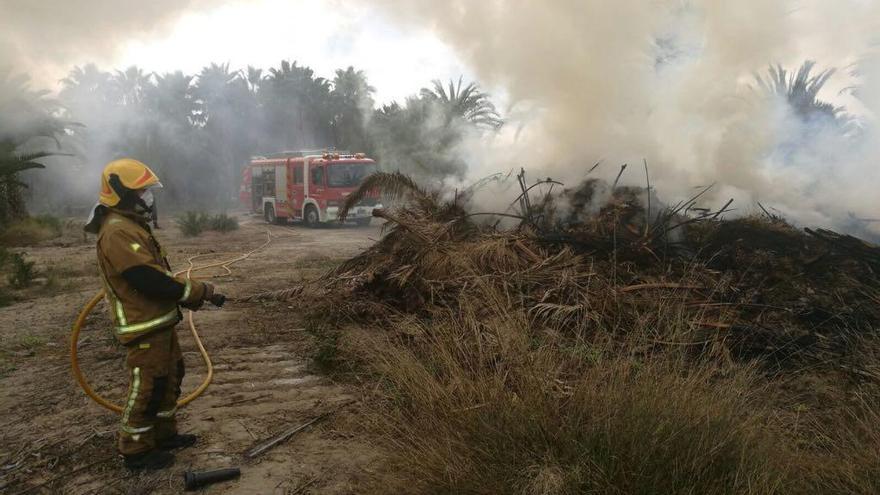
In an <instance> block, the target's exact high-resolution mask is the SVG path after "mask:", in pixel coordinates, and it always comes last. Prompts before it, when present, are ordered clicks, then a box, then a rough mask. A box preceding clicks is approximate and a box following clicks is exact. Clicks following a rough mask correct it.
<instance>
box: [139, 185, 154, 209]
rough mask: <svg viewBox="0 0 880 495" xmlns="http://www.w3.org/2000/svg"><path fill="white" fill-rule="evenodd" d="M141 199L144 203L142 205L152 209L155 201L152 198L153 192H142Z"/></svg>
mask: <svg viewBox="0 0 880 495" xmlns="http://www.w3.org/2000/svg"><path fill="white" fill-rule="evenodd" d="M141 199H142V200H143V201H144V203H146V205H147V208H152V207H153V203H154V202H155V201H156V200H155V199H154V198H153V191H151V190H149V189H147V190H146V191H144V193H143V194H141Z"/></svg>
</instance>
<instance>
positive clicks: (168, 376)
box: [119, 326, 184, 455]
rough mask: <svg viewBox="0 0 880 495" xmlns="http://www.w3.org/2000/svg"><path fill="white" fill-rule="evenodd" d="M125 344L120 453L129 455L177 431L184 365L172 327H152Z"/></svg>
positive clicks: (142, 450)
mask: <svg viewBox="0 0 880 495" xmlns="http://www.w3.org/2000/svg"><path fill="white" fill-rule="evenodd" d="M126 347H127V349H128V357H127V359H126V366H127V367H128V372H129V385H128V395H127V396H126V400H125V406H124V407H123V410H122V424H121V425H120V429H119V452H120V453H122V454H124V455H131V454H139V453H141V452H146V451H148V450H152V449H154V448H155V447H156V445H157V444H159V443H161V442H162V441H163V440H165V439H167V438H170V437H172V436H174V435H175V434H176V433H177V423H176V421H175V418H174V415H175V413H176V412H177V398H178V397H180V384H181V382H182V381H183V374H184V367H183V355H182V354H181V352H180V344H179V343H178V341H177V331H175V329H174V326H170V327H166V328H162V329H159V330H155V331H154V332H151V333H149V334H148V335H145V336H143V337H141V338H139V339H137V340H135V341H133V342H131V343H129V344H128V345H126Z"/></svg>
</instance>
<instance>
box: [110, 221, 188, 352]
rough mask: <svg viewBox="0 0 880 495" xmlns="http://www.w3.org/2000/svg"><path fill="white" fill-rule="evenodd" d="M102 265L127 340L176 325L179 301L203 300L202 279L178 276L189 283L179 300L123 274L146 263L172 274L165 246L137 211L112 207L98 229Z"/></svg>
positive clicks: (116, 322)
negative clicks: (157, 294) (155, 293)
mask: <svg viewBox="0 0 880 495" xmlns="http://www.w3.org/2000/svg"><path fill="white" fill-rule="evenodd" d="M97 247H98V268H99V269H100V272H101V278H102V279H103V282H104V289H105V293H106V298H107V303H108V304H109V306H110V313H111V316H112V318H113V323H114V326H115V328H116V338H117V339H118V340H119V341H120V342H122V343H123V344H125V343H127V342H130V341H131V340H132V339H135V338H137V337H139V336H141V335H144V334H146V333H149V332H151V331H153V330H156V329H159V328H164V327H168V326H171V325H174V324H175V323H177V322H178V321H180V319H181V314H180V310H179V309H178V304H180V303H185V304H189V303H193V302H197V301H199V300H201V298H202V296H203V295H204V290H205V286H204V284H202V283H201V282H198V281H195V280H189V279H186V278H182V277H175V280H177V281H178V282H180V283H181V284H184V285H185V288H184V292H183V297H182V298H181V299H180V300H179V301H175V300H171V299H160V298H154V297H148V296H146V295H145V294H143V293H141V292H139V291H138V290H137V289H135V288H134V287H132V286H131V285H130V284H129V283H128V282H127V281H126V280H125V278H124V277H123V276H122V272H124V271H126V270H127V269H129V268H132V267H135V266H140V265H146V266H149V267H151V268H153V269H156V270H159V271H160V272H162V273H166V274H167V275H169V276H172V273H171V268H170V266H169V265H168V261H167V260H166V259H165V255H164V253H163V250H162V248H161V247H160V246H159V243H158V241H156V239H155V238H154V237H153V235H152V232H151V231H150V228H149V226H148V225H147V223H146V219H144V218H142V217H141V216H140V215H136V214H134V213H129V212H123V211H119V210H115V209H112V208H111V209H109V210H108V214H107V215H106V217H105V218H104V222H103V224H102V225H101V230H100V231H99V232H98V243H97Z"/></svg>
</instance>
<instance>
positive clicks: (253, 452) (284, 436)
mask: <svg viewBox="0 0 880 495" xmlns="http://www.w3.org/2000/svg"><path fill="white" fill-rule="evenodd" d="M354 402H356V401H350V402H346V403H344V404H342V405H340V406H338V407H337V408H336V409H333V410H332V411H328V412H325V413H323V414H320V415H318V416H316V417H314V418H312V419H311V420H309V421H307V422H305V423H303V424H301V425H299V426H294V427H291V428H288V429H286V430H284V431H282V432H281V433H278V434H277V435H275V436H273V437H272V438H269V439H267V440H266V441H264V442H262V443H260V444H259V445H256V446H254V447H253V448H251V449H250V450H248V451H247V452H246V453H245V457H247V458H248V459H253V458H254V457H257V456H259V455H261V454H263V453H264V452H266V451H268V450H271V449H272V448H274V447H275V446H277V445H278V444H280V443H283V442H285V441H287V440H289V439H290V438H291V437H292V436H294V435H296V434H297V433H299V432H301V431H303V430H305V429H306V428H308V427H309V426H311V425H313V424H315V423H317V422H318V421H321V420H322V419H324V418H326V417H328V416H330V415H331V414H334V413H336V412H337V411H339V410H340V409H342V408H343V407H346V406H348V405H350V404H353V403H354Z"/></svg>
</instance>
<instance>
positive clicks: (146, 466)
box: [122, 450, 174, 471]
mask: <svg viewBox="0 0 880 495" xmlns="http://www.w3.org/2000/svg"><path fill="white" fill-rule="evenodd" d="M122 458H123V459H124V464H125V467H126V469H128V470H129V471H158V470H159V469H165V468H167V467H169V466H171V465H172V464H174V454H172V453H171V452H162V451H161V450H151V451H149V452H141V453H140V454H131V455H123V456H122Z"/></svg>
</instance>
